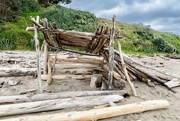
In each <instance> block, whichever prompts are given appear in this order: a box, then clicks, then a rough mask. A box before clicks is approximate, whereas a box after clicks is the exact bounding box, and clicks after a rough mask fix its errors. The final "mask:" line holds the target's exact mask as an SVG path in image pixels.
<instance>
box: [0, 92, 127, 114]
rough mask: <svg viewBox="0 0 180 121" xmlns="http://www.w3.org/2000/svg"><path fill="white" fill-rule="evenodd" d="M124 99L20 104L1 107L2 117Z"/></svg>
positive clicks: (88, 99) (71, 99) (105, 97)
mask: <svg viewBox="0 0 180 121" xmlns="http://www.w3.org/2000/svg"><path fill="white" fill-rule="evenodd" d="M123 98H124V97H122V96H119V95H106V96H88V97H74V98H66V99H56V100H47V101H37V102H27V103H19V104H7V105H0V116H8V115H17V114H25V113H33V112H42V111H51V110H60V109H65V108H73V107H77V106H79V107H89V106H95V105H102V104H106V103H109V102H110V101H111V102H117V101H119V100H121V99H123Z"/></svg>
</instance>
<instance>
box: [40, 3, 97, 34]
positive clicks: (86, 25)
mask: <svg viewBox="0 0 180 121" xmlns="http://www.w3.org/2000/svg"><path fill="white" fill-rule="evenodd" d="M42 17H43V18H47V19H48V21H50V22H56V24H57V26H58V28H61V29H65V30H77V31H86V32H92V31H94V30H95V28H96V26H97V20H96V17H95V16H94V14H91V13H89V12H86V11H80V10H74V9H67V8H64V7H61V6H59V7H53V8H51V9H49V10H48V11H46V12H45V13H43V14H42Z"/></svg>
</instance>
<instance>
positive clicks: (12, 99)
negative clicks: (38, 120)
mask: <svg viewBox="0 0 180 121" xmlns="http://www.w3.org/2000/svg"><path fill="white" fill-rule="evenodd" d="M125 93H126V91H125V90H112V91H73V92H60V93H46V94H36V95H14V96H0V104H6V103H21V102H34V101H43V100H53V99H63V98H72V97H85V96H102V95H121V96H123V95H124V94H125Z"/></svg>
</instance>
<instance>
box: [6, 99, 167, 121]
mask: <svg viewBox="0 0 180 121" xmlns="http://www.w3.org/2000/svg"><path fill="white" fill-rule="evenodd" d="M168 107H169V102H168V101H166V100H149V101H145V102H140V103H133V104H126V105H121V106H115V107H107V108H101V109H93V110H89V111H78V112H68V113H57V114H46V115H31V116H20V117H17V118H11V119H4V120H3V121H22V120H24V121H32V120H33V121H95V120H98V119H105V118H110V117H115V116H121V115H126V114H132V113H142V112H145V111H150V110H157V109H165V108H168Z"/></svg>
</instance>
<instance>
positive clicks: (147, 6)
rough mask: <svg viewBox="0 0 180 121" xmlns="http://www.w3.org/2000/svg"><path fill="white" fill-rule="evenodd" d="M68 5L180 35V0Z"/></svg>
mask: <svg viewBox="0 0 180 121" xmlns="http://www.w3.org/2000/svg"><path fill="white" fill-rule="evenodd" d="M65 6H66V7H70V8H74V9H78V10H85V11H89V12H91V13H94V14H95V15H96V16H97V17H101V18H108V19H111V18H112V16H113V15H116V18H117V20H118V21H122V22H126V23H139V22H142V23H144V24H145V25H151V27H152V28H153V29H155V30H159V31H162V32H173V33H174V34H178V35H180V0H72V3H71V4H69V5H65Z"/></svg>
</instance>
